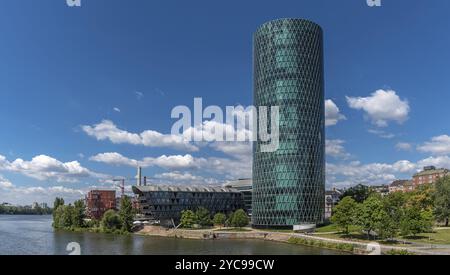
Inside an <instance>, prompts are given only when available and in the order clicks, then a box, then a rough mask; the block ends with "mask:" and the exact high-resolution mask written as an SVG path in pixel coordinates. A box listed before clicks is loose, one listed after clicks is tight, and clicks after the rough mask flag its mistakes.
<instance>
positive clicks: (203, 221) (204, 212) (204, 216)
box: [195, 207, 212, 226]
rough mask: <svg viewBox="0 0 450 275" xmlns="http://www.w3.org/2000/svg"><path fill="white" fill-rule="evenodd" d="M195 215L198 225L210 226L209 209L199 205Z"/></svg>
mask: <svg viewBox="0 0 450 275" xmlns="http://www.w3.org/2000/svg"><path fill="white" fill-rule="evenodd" d="M195 217H196V219H195V220H196V223H197V224H199V225H200V226H210V225H211V223H212V221H211V216H210V214H209V210H208V209H206V208H204V207H199V208H198V209H197V211H196V212H195Z"/></svg>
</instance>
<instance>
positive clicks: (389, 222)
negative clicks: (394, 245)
mask: <svg viewBox="0 0 450 275" xmlns="http://www.w3.org/2000/svg"><path fill="white" fill-rule="evenodd" d="M398 230H399V223H398V222H397V221H396V220H394V219H393V217H392V216H391V215H389V214H388V213H387V212H386V211H383V212H381V219H380V220H379V221H378V222H377V223H376V224H375V231H376V232H377V234H378V237H379V238H381V239H393V238H394V237H395V236H397V233H398Z"/></svg>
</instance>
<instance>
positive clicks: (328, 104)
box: [325, 99, 346, 126]
mask: <svg viewBox="0 0 450 275" xmlns="http://www.w3.org/2000/svg"><path fill="white" fill-rule="evenodd" d="M345 119H346V117H345V116H344V115H343V114H341V112H340V110H339V108H338V106H337V105H336V104H335V103H334V102H333V101H332V100H331V99H327V100H325V126H333V125H336V124H337V123H338V122H339V121H340V120H345Z"/></svg>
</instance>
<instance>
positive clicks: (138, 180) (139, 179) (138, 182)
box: [136, 166, 142, 186]
mask: <svg viewBox="0 0 450 275" xmlns="http://www.w3.org/2000/svg"><path fill="white" fill-rule="evenodd" d="M141 183H142V168H141V167H140V166H138V168H137V175H136V185H137V186H141Z"/></svg>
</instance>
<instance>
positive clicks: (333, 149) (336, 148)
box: [325, 139, 350, 159]
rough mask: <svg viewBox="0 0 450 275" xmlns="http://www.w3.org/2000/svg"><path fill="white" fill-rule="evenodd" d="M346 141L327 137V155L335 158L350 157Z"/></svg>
mask: <svg viewBox="0 0 450 275" xmlns="http://www.w3.org/2000/svg"><path fill="white" fill-rule="evenodd" d="M344 143H345V141H343V140H340V139H331V140H330V139H327V140H326V143H325V144H326V146H325V152H326V155H327V156H330V157H334V158H342V159H347V158H349V157H350V154H349V153H347V152H346V150H345V148H344V146H343V144H344Z"/></svg>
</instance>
